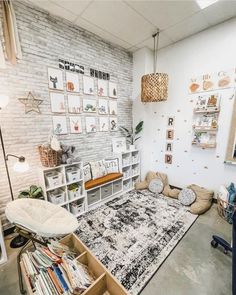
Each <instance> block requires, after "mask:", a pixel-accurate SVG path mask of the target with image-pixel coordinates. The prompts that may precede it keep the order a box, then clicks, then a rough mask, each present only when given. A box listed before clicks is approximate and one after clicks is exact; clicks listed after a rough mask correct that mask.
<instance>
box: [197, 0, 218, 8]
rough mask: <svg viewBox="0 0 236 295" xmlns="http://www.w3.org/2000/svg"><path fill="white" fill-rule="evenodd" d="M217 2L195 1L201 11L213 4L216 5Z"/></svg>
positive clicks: (211, 0) (213, 0)
mask: <svg viewBox="0 0 236 295" xmlns="http://www.w3.org/2000/svg"><path fill="white" fill-rule="evenodd" d="M217 1H219V0H196V2H197V4H198V5H199V7H200V8H201V9H204V8H206V7H208V6H210V5H212V4H214V3H216V2H217Z"/></svg>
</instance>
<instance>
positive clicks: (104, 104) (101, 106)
mask: <svg viewBox="0 0 236 295" xmlns="http://www.w3.org/2000/svg"><path fill="white" fill-rule="evenodd" d="M98 113H99V114H100V115H108V100H106V99H102V98H100V99H99V100H98Z"/></svg>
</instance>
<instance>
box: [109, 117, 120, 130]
mask: <svg viewBox="0 0 236 295" xmlns="http://www.w3.org/2000/svg"><path fill="white" fill-rule="evenodd" d="M109 129H110V131H118V126H117V117H109Z"/></svg>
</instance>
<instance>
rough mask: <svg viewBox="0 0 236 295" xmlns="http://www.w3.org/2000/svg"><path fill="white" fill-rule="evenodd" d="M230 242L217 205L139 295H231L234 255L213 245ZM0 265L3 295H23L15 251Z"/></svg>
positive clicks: (193, 229)
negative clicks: (214, 237) (214, 238)
mask: <svg viewBox="0 0 236 295" xmlns="http://www.w3.org/2000/svg"><path fill="white" fill-rule="evenodd" d="M213 234H219V235H220V236H222V237H224V238H225V239H226V240H229V241H230V240H231V226H230V225H229V224H228V223H227V222H226V221H224V220H223V219H222V218H221V217H219V215H218V213H217V210H216V205H214V206H213V207H212V208H211V210H210V211H208V212H207V213H206V214H204V215H202V216H200V217H199V218H198V219H197V221H196V222H195V224H194V225H193V226H192V227H191V229H190V230H189V231H188V233H187V234H186V235H185V237H184V238H183V239H182V240H181V241H180V243H179V244H178V245H177V247H176V248H175V249H174V251H173V252H172V253H171V254H170V255H169V257H168V258H167V259H166V261H165V262H164V263H163V265H162V266H161V267H160V269H159V270H158V271H157V272H156V274H155V275H154V276H153V278H152V279H151V280H150V281H149V283H148V284H147V286H146V287H145V288H144V290H143V291H142V293H141V294H140V295H230V294H232V293H231V267H232V262H231V256H230V255H225V254H223V253H222V251H221V250H220V249H213V248H212V247H211V246H210V241H211V236H212V235H213ZM6 244H7V250H8V255H9V260H8V262H7V263H6V264H4V265H2V266H0V294H1V295H20V292H19V288H18V277H17V271H16V260H15V259H16V255H17V252H16V251H12V250H11V249H9V247H8V245H9V240H6Z"/></svg>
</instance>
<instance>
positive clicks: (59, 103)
mask: <svg viewBox="0 0 236 295" xmlns="http://www.w3.org/2000/svg"><path fill="white" fill-rule="evenodd" d="M50 101H51V111H52V113H65V112H66V108H65V96H64V93H60V92H50Z"/></svg>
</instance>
